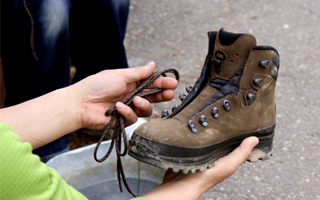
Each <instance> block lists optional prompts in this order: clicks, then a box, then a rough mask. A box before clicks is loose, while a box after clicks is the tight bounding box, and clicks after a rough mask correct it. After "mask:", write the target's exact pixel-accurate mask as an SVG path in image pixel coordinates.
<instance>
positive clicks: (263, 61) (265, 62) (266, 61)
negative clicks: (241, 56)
mask: <svg viewBox="0 0 320 200" xmlns="http://www.w3.org/2000/svg"><path fill="white" fill-rule="evenodd" d="M259 64H260V65H261V66H262V67H264V68H267V67H268V66H269V60H261V61H260V62H259Z"/></svg>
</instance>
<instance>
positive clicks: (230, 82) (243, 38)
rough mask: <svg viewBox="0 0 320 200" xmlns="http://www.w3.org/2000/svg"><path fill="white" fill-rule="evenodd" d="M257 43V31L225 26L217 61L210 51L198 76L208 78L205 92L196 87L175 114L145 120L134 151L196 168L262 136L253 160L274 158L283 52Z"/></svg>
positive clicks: (165, 164)
mask: <svg viewBox="0 0 320 200" xmlns="http://www.w3.org/2000/svg"><path fill="white" fill-rule="evenodd" d="M209 38H210V36H209ZM209 41H210V39H209ZM255 45H256V42H255V38H254V37H253V36H252V35H249V34H232V33H228V32H225V31H224V30H223V29H222V30H220V31H219V32H218V33H217V34H216V37H215V44H214V49H211V50H212V52H213V54H212V61H211V62H210V61H209V60H208V56H209V55H208V56H207V59H206V62H205V65H204V68H203V70H202V73H201V76H200V78H199V79H198V80H197V82H196V85H197V84H199V82H201V83H202V84H203V82H206V84H205V85H204V87H203V88H200V87H199V90H200V92H198V88H195V87H194V88H193V89H192V90H193V93H192V90H191V92H190V93H189V95H188V96H186V97H185V99H184V100H183V102H182V104H181V105H180V106H179V107H178V108H177V109H176V110H174V112H173V113H172V114H171V115H168V116H166V117H164V118H162V119H160V120H155V121H151V122H148V123H145V124H142V125H141V126H139V127H138V128H137V129H136V130H135V131H134V133H133V135H132V138H131V140H130V142H129V155H130V156H132V157H134V158H136V159H138V160H141V161H143V162H146V163H149V164H152V165H155V166H158V167H160V168H163V169H171V170H172V171H174V172H183V173H189V172H191V173H195V172H196V171H204V170H206V169H207V168H210V167H212V166H213V164H214V162H215V161H216V160H217V159H219V158H220V157H223V156H225V155H227V154H229V153H230V152H231V151H233V150H234V149H235V148H236V147H238V146H239V145H240V143H241V141H242V140H243V139H245V138H247V137H249V136H256V137H258V138H259V141H260V142H259V144H258V145H257V146H256V147H255V148H254V150H253V153H252V154H251V156H250V158H249V159H248V160H249V161H251V162H255V161H257V160H258V159H261V160H267V159H269V158H270V156H271V155H272V142H273V137H274V129H275V124H276V123H275V116H276V105H275V99H274V95H275V86H276V80H277V77H278V71H279V54H278V52H277V50H276V49H274V48H273V47H269V46H255ZM209 46H210V44H209ZM209 53H210V47H209ZM206 68H207V69H206ZM209 69H210V70H209ZM204 73H206V74H205V75H204ZM202 78H203V80H202ZM197 92H198V93H197ZM192 94H193V95H194V96H191V97H190V95H192ZM186 101H188V102H186ZM184 104H185V105H184Z"/></svg>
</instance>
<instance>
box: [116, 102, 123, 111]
mask: <svg viewBox="0 0 320 200" xmlns="http://www.w3.org/2000/svg"><path fill="white" fill-rule="evenodd" d="M116 107H117V109H119V110H123V109H124V107H125V106H124V104H123V103H121V102H117V103H116Z"/></svg>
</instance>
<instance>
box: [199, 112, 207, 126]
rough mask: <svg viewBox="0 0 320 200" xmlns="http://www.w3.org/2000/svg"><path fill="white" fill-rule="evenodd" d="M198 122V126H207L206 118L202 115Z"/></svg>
mask: <svg viewBox="0 0 320 200" xmlns="http://www.w3.org/2000/svg"><path fill="white" fill-rule="evenodd" d="M199 122H200V124H201V125H202V126H203V127H207V126H208V121H207V118H206V116H204V115H201V116H200V117H199Z"/></svg>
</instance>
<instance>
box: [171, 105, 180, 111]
mask: <svg viewBox="0 0 320 200" xmlns="http://www.w3.org/2000/svg"><path fill="white" fill-rule="evenodd" d="M178 107H179V105H178V104H175V105H174V106H173V107H172V112H173V111H175V110H176V109H177V108H178Z"/></svg>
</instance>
